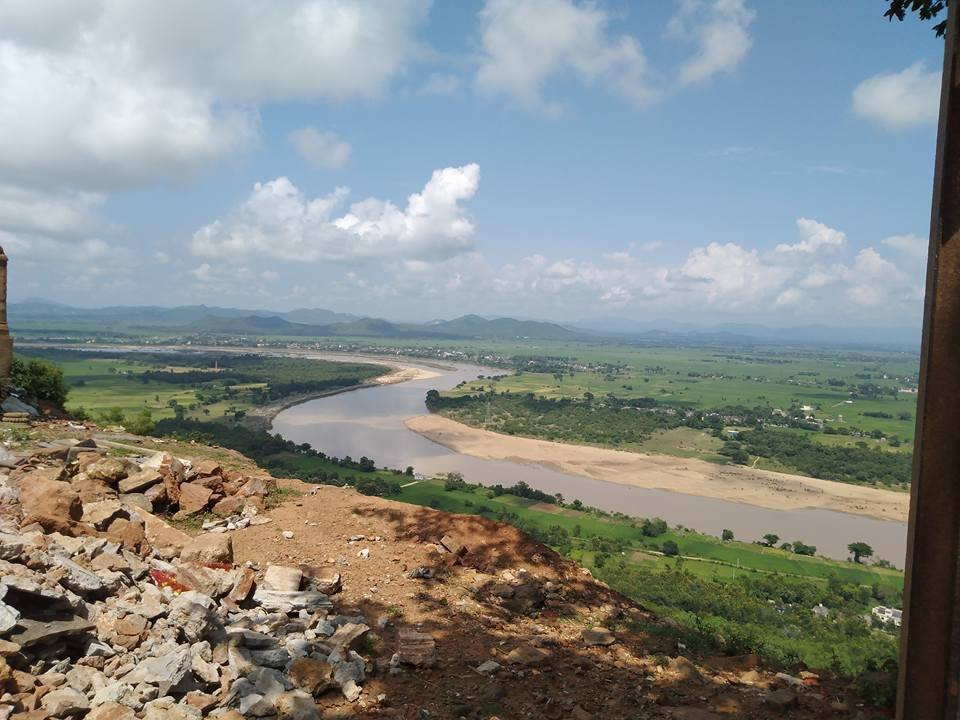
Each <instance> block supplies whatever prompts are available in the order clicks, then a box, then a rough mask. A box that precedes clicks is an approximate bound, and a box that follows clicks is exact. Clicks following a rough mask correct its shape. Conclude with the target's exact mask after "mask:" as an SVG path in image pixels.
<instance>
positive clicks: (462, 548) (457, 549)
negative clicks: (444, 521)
mask: <svg viewBox="0 0 960 720" xmlns="http://www.w3.org/2000/svg"><path fill="white" fill-rule="evenodd" d="M440 544H441V545H443V546H444V547H445V548H446V549H447V550H449V551H450V552H452V553H453V554H454V555H458V556H459V555H464V554H466V552H467V546H466V545H464V544H463V543H462V542H460V540H459V539H458V538H456V537H454V536H452V535H444V536H443V537H442V538H440Z"/></svg>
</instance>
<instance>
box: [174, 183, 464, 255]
mask: <svg viewBox="0 0 960 720" xmlns="http://www.w3.org/2000/svg"><path fill="white" fill-rule="evenodd" d="M479 181H480V168H479V166H478V165H476V164H471V165H464V166H463V167H448V168H444V169H442V170H436V171H434V173H433V175H432V176H431V178H430V180H429V181H428V182H427V184H426V185H425V186H424V188H423V190H422V191H421V192H419V193H415V194H413V195H410V197H409V198H407V206H406V208H405V209H403V210H401V209H400V208H398V207H397V206H395V205H394V204H392V203H391V202H389V201H385V200H378V199H375V198H369V199H367V200H363V201H361V202H357V203H354V204H352V205H351V206H350V208H349V210H348V212H347V213H346V214H344V215H342V216H340V217H333V211H334V210H335V208H336V207H337V206H339V205H340V204H341V203H342V202H343V200H344V199H345V197H346V195H347V193H348V191H347V190H346V188H337V189H336V190H335V191H334V192H333V193H331V194H330V195H327V196H324V197H320V198H315V199H312V200H311V199H309V198H307V197H305V196H304V194H303V193H302V192H301V191H300V190H299V189H298V188H297V187H296V186H295V185H294V184H293V183H292V182H290V180H288V179H287V178H285V177H280V178H277V179H276V180H272V181H270V182H266V183H257V184H256V185H255V186H254V188H253V191H252V192H251V194H250V196H249V197H248V198H247V199H246V200H245V201H244V202H243V203H242V204H241V205H240V206H239V207H238V208H236V209H235V210H234V211H232V212H231V213H230V214H229V215H228V216H227V217H226V218H225V219H224V220H218V221H216V222H213V223H211V224H210V225H207V226H205V227H202V228H200V229H199V230H197V232H196V233H194V236H193V241H192V244H191V247H192V250H193V252H194V253H195V254H197V255H200V256H205V257H214V258H218V259H220V260H236V259H239V258H243V257H246V256H250V255H254V256H264V257H275V258H279V259H283V260H288V261H294V262H318V261H321V260H349V259H363V258H385V257H405V258H418V257H419V258H431V257H449V256H451V255H455V254H457V253H460V252H464V251H465V250H467V249H469V247H470V246H471V244H472V241H473V233H474V226H473V222H472V221H471V219H470V217H469V215H468V214H467V212H466V211H465V210H464V209H463V207H461V205H460V201H462V200H469V199H470V198H472V197H473V195H474V194H475V193H476V191H477V187H478V185H479Z"/></svg>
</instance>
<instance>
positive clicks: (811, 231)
mask: <svg viewBox="0 0 960 720" xmlns="http://www.w3.org/2000/svg"><path fill="white" fill-rule="evenodd" d="M797 230H799V231H800V235H801V236H802V237H803V240H801V241H800V242H798V243H794V244H792V245H791V244H789V243H780V244H779V245H777V247H776V252H778V253H807V254H812V253H816V252H819V251H820V250H825V251H827V252H834V251H836V250H837V249H838V248H841V247H843V243H844V242H846V239H847V236H846V234H844V233H842V232H841V231H839V230H834V229H833V228H832V227H829V226H827V225H824V224H823V223H822V222H817V221H816V220H810V219H809V218H797Z"/></svg>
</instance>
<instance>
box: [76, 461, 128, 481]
mask: <svg viewBox="0 0 960 720" xmlns="http://www.w3.org/2000/svg"><path fill="white" fill-rule="evenodd" d="M85 472H86V474H87V477H89V478H92V479H93V480H100V481H102V482H105V483H107V484H108V485H111V486H116V484H117V483H118V482H120V481H121V480H122V479H123V478H125V477H126V476H127V464H126V463H125V462H124V461H123V460H120V459H119V458H114V457H105V458H101V459H100V460H97V461H96V462H95V463H93V464H91V465H88V466H87V469H86V471H85Z"/></svg>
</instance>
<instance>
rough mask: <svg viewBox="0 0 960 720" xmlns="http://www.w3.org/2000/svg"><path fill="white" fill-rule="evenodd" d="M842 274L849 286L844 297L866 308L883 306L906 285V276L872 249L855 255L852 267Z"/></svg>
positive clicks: (846, 268) (901, 291)
mask: <svg viewBox="0 0 960 720" xmlns="http://www.w3.org/2000/svg"><path fill="white" fill-rule="evenodd" d="M841 272H842V275H843V278H844V280H846V282H847V284H848V287H847V291H846V294H847V297H848V298H850V300H851V301H852V302H854V303H856V304H857V305H860V306H862V307H867V308H873V307H879V306H881V305H884V304H885V303H887V302H888V301H889V300H890V299H891V295H893V294H895V293H897V292H899V293H903V292H904V290H905V289H906V287H905V286H907V285H908V279H907V276H906V275H905V274H904V273H903V272H902V271H900V270H899V269H898V268H897V266H896V265H894V264H893V263H892V262H890V261H889V260H887V259H886V258H884V257H883V256H881V255H880V253H878V252H877V251H876V250H875V249H874V248H872V247H868V248H864V249H863V250H861V251H860V252H858V253H857V256H856V258H854V261H853V264H852V265H851V266H849V267H843V268H842V269H841Z"/></svg>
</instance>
